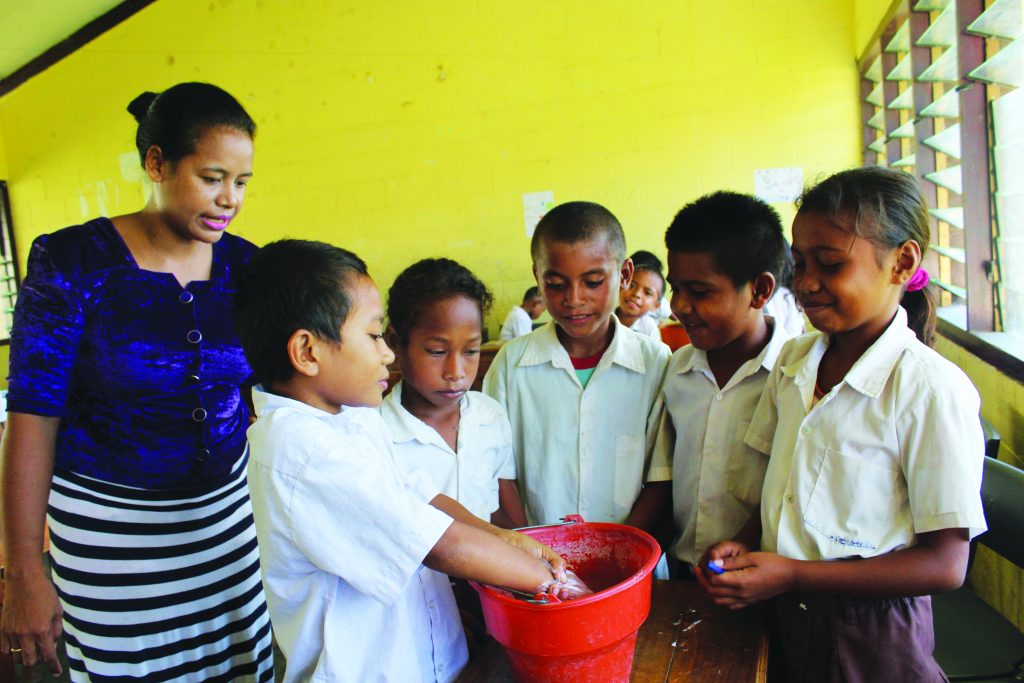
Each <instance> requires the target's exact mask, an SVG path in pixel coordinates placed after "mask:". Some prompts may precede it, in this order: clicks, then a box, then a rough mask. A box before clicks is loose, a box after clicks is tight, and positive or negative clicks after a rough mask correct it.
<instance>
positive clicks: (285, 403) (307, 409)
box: [252, 384, 348, 418]
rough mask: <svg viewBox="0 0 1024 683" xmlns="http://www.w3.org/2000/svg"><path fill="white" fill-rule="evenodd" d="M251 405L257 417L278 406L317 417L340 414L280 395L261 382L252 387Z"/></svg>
mask: <svg viewBox="0 0 1024 683" xmlns="http://www.w3.org/2000/svg"><path fill="white" fill-rule="evenodd" d="M252 405H253V408H255V409H256V417H257V418H259V417H261V416H263V415H264V414H266V413H269V412H271V411H274V410H277V409H279V408H291V409H293V410H296V411H298V412H300V413H306V414H308V415H316V416H318V417H323V416H327V417H336V416H337V415H340V414H341V413H329V412H327V411H326V410H321V409H319V408H315V407H314V406H311V405H309V404H308V403H303V402H302V401H298V400H296V399H294V398H289V397H287V396H282V395H281V394H275V393H274V392H272V391H267V390H266V389H265V388H263V385H262V384H257V385H255V386H253V388H252ZM346 410H348V409H347V408H344V407H342V413H344V412H345V411H346Z"/></svg>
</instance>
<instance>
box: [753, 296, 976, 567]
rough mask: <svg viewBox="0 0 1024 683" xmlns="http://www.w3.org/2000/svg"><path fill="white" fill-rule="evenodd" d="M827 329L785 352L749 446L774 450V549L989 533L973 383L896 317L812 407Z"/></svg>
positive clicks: (836, 549) (858, 552)
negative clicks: (960, 531) (962, 531)
mask: <svg viewBox="0 0 1024 683" xmlns="http://www.w3.org/2000/svg"><path fill="white" fill-rule="evenodd" d="M827 346H828V338H827V336H825V335H822V334H821V333H812V334H806V335H803V336H800V337H797V338H795V339H793V340H791V341H790V342H789V343H788V344H786V346H784V347H783V349H782V352H781V353H780V354H779V359H778V361H777V362H776V365H775V368H774V369H773V370H772V373H771V375H770V376H769V378H768V382H767V383H766V384H765V388H764V393H763V394H762V397H761V400H760V402H759V403H758V406H757V409H756V411H755V412H754V418H753V420H752V421H751V425H750V429H749V431H748V432H747V437H746V443H747V444H748V445H750V446H752V447H753V448H755V449H757V450H759V451H761V452H762V453H770V454H771V455H770V458H769V461H768V469H767V472H766V473H765V481H764V489H763V492H762V500H761V522H762V529H763V531H762V539H761V546H762V548H763V549H764V550H768V551H771V552H777V553H779V554H781V555H784V556H786V557H792V558H795V559H800V560H833V559H841V558H848V557H857V556H860V557H874V556H877V555H883V554H885V553H888V552H892V551H894V550H898V549H900V548H905V547H908V546H912V545H914V542H915V539H916V534H921V533H927V532H929V531H938V530H940V529H951V528H966V529H969V533H970V536H971V537H972V538H973V537H974V536H976V535H978V534H979V533H981V532H983V531H984V530H985V529H986V526H985V516H984V513H983V511H982V506H981V472H982V463H983V460H982V458H983V457H984V452H985V444H984V436H983V435H982V431H981V422H980V419H979V408H980V398H979V396H978V392H977V390H976V389H975V388H974V385H972V384H971V382H970V380H969V379H968V378H967V376H966V375H965V374H964V373H963V372H962V371H961V370H960V369H959V368H958V367H956V366H955V365H954V364H953V363H951V362H949V361H948V360H946V359H945V358H943V357H942V356H940V355H939V354H938V353H936V352H935V351H933V350H932V349H930V348H928V347H927V346H925V345H924V344H922V343H921V342H920V341H918V340H917V338H916V337H915V336H914V333H913V331H912V330H910V329H909V328H908V327H907V315H906V312H905V311H904V310H903V308H898V310H897V313H896V318H895V319H894V320H893V322H892V323H891V324H890V325H889V327H888V328H887V329H886V331H885V332H884V333H883V334H882V336H881V337H879V339H878V341H876V342H875V343H874V344H873V345H872V346H871V347H870V348H869V349H868V350H867V351H866V352H865V353H864V355H863V356H861V358H860V359H859V360H858V361H857V362H856V363H855V364H854V366H853V367H852V368H851V369H850V371H849V372H848V373H847V374H846V377H845V378H843V381H841V382H840V383H839V384H837V385H836V386H835V387H834V388H833V389H832V390H831V391H830V392H829V393H828V394H827V395H826V396H825V397H823V398H822V399H820V400H819V401H818V402H817V403H816V404H813V406H812V400H813V396H814V385H815V382H816V379H817V374H818V365H819V363H820V361H821V357H822V355H823V354H824V352H825V349H826V348H827Z"/></svg>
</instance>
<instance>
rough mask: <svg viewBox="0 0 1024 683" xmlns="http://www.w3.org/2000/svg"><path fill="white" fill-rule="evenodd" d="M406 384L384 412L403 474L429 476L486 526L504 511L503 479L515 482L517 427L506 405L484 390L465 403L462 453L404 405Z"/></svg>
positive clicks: (464, 399) (397, 387)
mask: <svg viewBox="0 0 1024 683" xmlns="http://www.w3.org/2000/svg"><path fill="white" fill-rule="evenodd" d="M403 384H404V383H403V382H399V383H398V384H396V385H395V386H394V388H392V390H391V393H390V394H388V395H387V396H386V397H385V398H384V402H383V403H382V404H381V407H380V414H381V417H383V418H384V423H385V424H386V425H387V428H388V431H389V432H390V434H391V440H392V442H393V448H394V451H395V459H396V461H397V462H398V467H399V469H401V470H402V472H403V473H407V472H411V471H413V470H417V469H418V470H422V471H423V472H425V473H426V474H427V475H428V476H429V477H430V479H431V481H432V482H433V483H434V485H435V486H437V487H438V488H439V489H440V491H441V493H443V494H445V495H446V496H449V497H451V498H454V499H455V500H457V501H459V502H460V503H461V504H462V506H463V507H465V508H466V509H467V510H469V511H470V512H472V513H473V514H474V515H476V516H477V517H480V518H481V519H483V520H485V521H488V522H489V521H490V520H491V513H492V512H494V511H495V510H497V509H498V479H515V478H516V462H515V457H514V456H513V454H512V428H511V426H510V425H509V423H508V417H507V416H506V415H505V411H504V410H503V409H502V407H501V405H500V404H499V403H498V402H497V401H495V400H494V399H493V398H491V397H490V396H487V395H485V394H482V393H480V392H479V391H468V392H466V393H465V395H463V397H462V400H461V401H460V402H459V409H460V411H461V414H460V416H459V431H458V441H457V442H456V445H457V446H458V451H453V450H452V449H451V447H450V446H449V445H448V444H447V443H446V442H445V440H444V439H443V438H442V437H441V435H440V434H438V433H437V430H435V429H434V428H433V427H431V426H430V425H428V424H426V423H425V422H423V421H422V420H420V419H419V418H418V417H416V416H415V415H413V414H412V413H410V412H409V411H408V410H406V409H405V408H404V407H403V406H402V387H403Z"/></svg>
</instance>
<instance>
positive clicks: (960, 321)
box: [858, 0, 1024, 381]
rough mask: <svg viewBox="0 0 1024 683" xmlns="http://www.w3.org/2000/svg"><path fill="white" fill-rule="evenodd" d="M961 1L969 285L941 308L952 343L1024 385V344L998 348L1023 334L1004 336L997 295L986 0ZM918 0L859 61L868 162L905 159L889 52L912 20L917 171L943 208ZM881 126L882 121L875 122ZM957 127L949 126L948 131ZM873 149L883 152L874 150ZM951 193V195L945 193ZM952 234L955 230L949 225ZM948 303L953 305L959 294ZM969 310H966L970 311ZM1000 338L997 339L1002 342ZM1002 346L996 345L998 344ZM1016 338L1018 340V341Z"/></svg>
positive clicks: (930, 199)
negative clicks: (876, 68)
mask: <svg viewBox="0 0 1024 683" xmlns="http://www.w3.org/2000/svg"><path fill="white" fill-rule="evenodd" d="M953 2H955V4H956V38H957V43H956V50H957V54H956V64H957V67H956V68H957V79H958V80H957V82H956V83H951V84H949V85H948V86H947V89H948V88H949V87H953V88H955V89H956V90H957V93H958V94H957V100H958V102H959V107H960V116H959V124H960V159H959V162H960V168H961V177H962V183H963V187H962V190H963V191H962V192H961V193H959V196H960V201H961V206H962V207H963V213H964V218H963V223H964V228H963V231H962V232H963V243H964V264H963V283H964V285H965V287H964V288H965V290H966V297H965V298H964V305H963V306H950V307H944V308H941V309H940V311H939V319H938V325H937V327H938V331H939V333H940V334H941V335H942V336H943V337H945V338H946V339H948V340H950V341H952V342H953V343H956V344H957V345H959V346H961V347H963V348H965V349H966V350H968V351H970V352H971V353H972V354H974V355H976V356H978V357H979V358H981V359H982V360H984V361H985V362H987V363H989V364H991V365H993V366H995V367H996V368H998V369H999V370H1001V371H1003V372H1004V373H1006V374H1008V375H1010V376H1012V377H1013V378H1015V379H1017V380H1018V381H1024V351H1018V349H1024V340H1022V341H1021V342H1020V343H1008V344H1004V343H998V342H999V341H1002V340H1000V339H999V338H1000V337H1002V336H1003V335H1005V336H1006V337H1015V338H1016V337H1017V335H1011V334H1006V333H1003V332H1001V331H1000V327H1001V320H1000V311H999V294H998V272H999V269H998V257H997V252H996V248H995V240H996V234H997V228H996V226H995V223H994V210H993V202H994V190H993V186H992V176H993V172H994V171H993V164H994V159H993V142H994V141H993V139H992V105H991V101H990V100H989V99H988V85H987V84H986V83H985V82H984V81H981V80H976V79H973V78H971V77H970V76H969V75H968V74H970V72H971V71H972V70H974V69H975V68H977V67H978V66H979V65H980V64H981V63H982V62H984V61H985V57H986V37H985V36H982V35H976V34H973V33H969V32H968V31H967V27H968V26H970V24H971V23H972V22H973V21H974V20H975V19H977V18H978V16H980V15H981V14H982V12H984V11H985V10H986V9H987V5H986V2H985V0H953ZM916 4H917V2H916V0H902V1H901V2H898V3H895V4H894V6H893V7H892V8H890V11H889V13H888V15H887V16H886V18H885V19H884V20H883V21H882V22H881V24H880V25H879V27H878V29H877V30H876V31H875V34H874V36H873V38H872V40H871V42H870V44H869V45H868V46H867V48H866V49H865V50H864V52H863V53H862V54H861V56H860V59H859V60H858V67H859V69H858V71H859V74H860V93H861V109H860V110H861V124H862V135H863V139H864V142H863V158H864V163H865V164H872V163H874V164H879V163H881V164H884V165H887V166H889V165H892V163H893V162H895V161H897V160H899V159H900V158H902V157H903V154H902V150H901V144H900V142H901V141H900V139H898V138H893V137H891V135H892V133H893V131H894V130H895V129H896V127H898V126H899V125H901V122H900V112H899V111H897V110H894V109H891V108H890V107H889V104H890V103H891V102H892V99H893V98H894V97H895V96H896V95H897V94H899V91H898V88H899V81H895V80H893V81H889V80H887V79H886V76H887V75H889V73H890V72H891V71H892V69H893V68H895V66H896V63H897V62H898V55H897V54H896V53H894V52H887V51H886V49H885V48H886V47H887V46H889V45H890V42H891V41H892V40H893V38H894V37H895V36H896V33H897V31H899V29H900V28H901V27H902V26H903V25H904V23H906V24H907V25H908V28H909V32H910V48H909V54H910V63H911V72H912V75H911V78H912V80H911V82H910V85H909V86H908V87H911V88H913V90H914V92H913V102H914V105H913V106H914V108H913V111H911V112H910V115H911V118H912V119H913V120H914V137H913V140H914V145H915V148H916V149H915V150H914V153H915V155H916V162H915V165H914V167H913V174H914V176H915V177H916V178H917V179H918V182H919V183H920V186H921V190H922V194H923V196H924V199H925V201H926V202H927V203H928V207H929V208H937V207H938V206H939V201H938V196H939V189H938V188H937V186H936V184H935V183H933V182H932V181H930V180H928V179H927V178H926V177H925V176H927V175H928V174H930V173H933V172H934V171H936V170H938V169H937V154H938V153H937V152H936V150H934V149H932V148H931V147H929V146H927V145H925V144H923V141H924V140H925V139H927V138H929V137H931V136H932V135H934V134H935V132H936V126H935V118H933V117H931V116H921V115H920V114H919V112H920V111H921V110H922V109H923V108H924V107H925V106H927V105H928V104H930V103H931V102H932V101H933V99H934V97H933V92H934V86H933V83H931V82H927V81H920V80H918V77H919V76H920V75H921V74H922V73H923V72H924V70H925V69H927V68H928V66H929V65H930V64H931V63H932V54H933V49H935V48H932V47H928V46H918V45H917V42H918V39H919V38H920V37H921V36H922V35H923V33H924V32H925V31H926V30H927V29H928V28H929V26H930V25H931V21H932V19H931V10H916V9H913V7H914V6H915V5H916ZM876 60H878V61H879V63H880V65H881V72H882V76H881V78H882V80H881V86H882V87H881V90H882V105H881V107H882V113H883V116H882V120H883V121H884V126H885V129H884V130H883V131H881V132H882V134H883V136H882V137H881V140H882V141H884V146H882V147H881V148H882V149H884V150H885V152H884V153H881V152H878V151H876V149H878V148H879V147H880V146H879V144H878V143H879V141H880V139H879V136H878V131H877V129H876V128H873V127H871V126H870V125H869V124H868V120H869V119H870V118H871V117H875V116H877V115H878V111H877V110H876V107H875V105H873V104H871V103H870V102H868V101H867V97H868V95H869V94H870V93H871V92H872V91H873V90H874V89H875V88H876V87H877V83H876V81H874V80H872V79H870V78H869V77H868V70H869V68H870V67H871V66H872V65H874V63H875V61H876ZM875 123H876V125H877V119H876V121H875ZM949 125H951V124H950V123H945V124H944V126H945V127H948V126H949ZM872 144H874V146H875V148H876V149H871V148H870V147H869V145H872ZM943 192H945V190H943ZM929 220H930V223H931V228H932V235H933V240H934V241H936V242H938V241H939V239H938V235H939V229H940V221H939V219H937V218H936V217H935V216H931V217H930V219H929ZM946 229H947V230H953V229H955V228H949V227H947V228H946ZM924 267H925V268H926V269H928V270H929V272H932V273H939V272H940V270H939V255H938V254H937V253H936V252H935V251H934V250H931V249H929V253H928V254H927V255H926V260H925V263H924ZM942 298H944V299H947V300H950V301H952V296H951V295H949V294H945V295H944V296H943V297H942ZM964 309H966V312H965V311H964ZM997 340H998V341H997ZM994 341H996V342H997V343H993V342H994ZM1014 341H1016V340H1014Z"/></svg>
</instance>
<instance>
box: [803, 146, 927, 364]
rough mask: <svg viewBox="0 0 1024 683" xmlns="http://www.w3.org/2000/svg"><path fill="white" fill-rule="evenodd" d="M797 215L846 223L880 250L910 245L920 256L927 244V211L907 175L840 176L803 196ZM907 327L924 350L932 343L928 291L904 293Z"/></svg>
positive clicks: (856, 171) (856, 172)
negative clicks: (850, 224) (917, 248)
mask: <svg viewBox="0 0 1024 683" xmlns="http://www.w3.org/2000/svg"><path fill="white" fill-rule="evenodd" d="M797 207H798V210H797V213H798V214H801V213H816V214H820V215H822V216H825V217H827V218H829V219H830V220H832V221H834V222H836V223H837V224H839V225H844V224H846V223H848V222H850V221H852V223H853V231H854V233H855V234H857V235H860V236H861V237H863V238H865V239H867V240H870V241H871V242H873V243H874V244H875V245H876V246H877V248H878V249H879V250H891V249H896V248H897V247H899V246H900V245H901V244H903V243H904V242H907V241H909V240H914V241H915V242H917V244H918V246H920V247H921V254H922V256H923V255H924V253H925V251H926V250H927V249H928V245H929V244H930V243H931V227H930V226H929V224H928V206H927V205H926V204H925V202H924V198H923V197H921V188H920V187H919V186H918V184H917V180H916V179H915V178H914V177H913V176H912V175H910V174H909V173H904V172H903V171H894V170H892V169H888V168H881V167H878V166H864V167H862V168H853V169H850V170H847V171H841V172H839V173H836V174H835V175H833V176H830V177H829V178H826V179H825V180H823V181H822V182H820V183H818V184H817V185H815V186H814V187H812V188H810V189H809V190H807V191H806V192H804V194H803V196H802V197H800V199H799V200H797ZM900 305H901V306H903V308H905V309H906V311H907V324H908V326H909V327H910V329H912V330H913V331H914V333H915V334H916V335H917V338H918V339H920V340H921V342H923V343H924V344H926V345H928V346H932V345H933V344H934V343H935V303H934V301H933V300H932V295H931V294H930V293H929V292H928V290H927V288H925V289H921V290H918V291H915V292H908V291H905V290H904V292H903V299H902V300H901V301H900Z"/></svg>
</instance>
